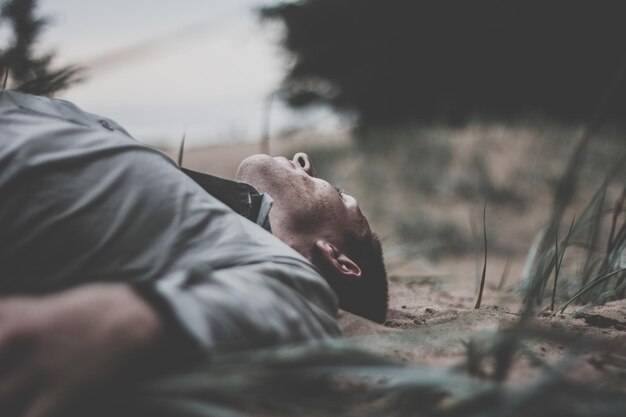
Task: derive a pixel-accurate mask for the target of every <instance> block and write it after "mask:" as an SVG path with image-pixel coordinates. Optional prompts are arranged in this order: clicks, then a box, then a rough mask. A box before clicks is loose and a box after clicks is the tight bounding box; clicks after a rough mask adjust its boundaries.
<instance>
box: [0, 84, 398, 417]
mask: <svg viewBox="0 0 626 417" xmlns="http://www.w3.org/2000/svg"><path fill="white" fill-rule="evenodd" d="M237 180H238V181H239V182H236V181H229V180H224V179H221V178H217V177H212V176H209V175H206V174H201V173H197V172H193V171H188V170H184V169H183V170H181V168H180V167H178V166H177V165H176V164H175V163H174V162H173V161H171V160H170V159H169V158H168V157H166V156H165V155H163V154H162V153H160V152H159V151H156V150H154V149H151V148H148V147H146V146H144V145H142V144H140V143H138V142H137V141H135V140H134V139H133V138H132V137H131V136H130V135H129V134H128V133H127V132H126V131H125V130H124V129H123V128H122V127H120V126H119V125H117V124H116V123H115V122H113V121H111V120H109V119H106V118H103V117H100V116H96V115H93V114H89V113H85V112H83V111H81V110H80V109H78V108H77V107H76V106H74V105H73V104H71V103H68V102H66V101H61V100H53V99H47V98H41V97H34V96H29V95H25V94H20V93H15V92H7V91H3V92H0V195H1V196H2V198H1V200H0V222H1V225H0V295H1V296H0V410H2V415H3V416H14V415H15V416H28V417H39V416H44V415H49V414H50V413H51V412H52V411H55V410H58V409H59V408H61V407H63V406H65V405H66V404H67V403H68V402H70V400H72V401H75V400H76V399H77V398H81V394H82V393H85V392H93V391H94V390H95V389H97V388H102V387H106V386H111V385H112V384H115V383H118V382H121V381H122V380H126V379H127V378H128V377H130V376H132V377H141V376H144V375H145V372H146V371H145V370H146V369H150V370H151V373H154V372H157V373H158V371H159V370H165V369H168V368H169V367H170V366H176V365H180V364H184V363H189V362H190V361H194V360H198V359H201V358H202V357H203V356H206V355H207V354H210V353H212V352H228V351H232V350H241V349H249V348H259V347H266V346H271V345H275V344H279V343H293V342H298V341H305V340H311V339H320V338H328V337H334V336H338V335H339V334H340V330H339V327H338V324H337V320H336V310H337V305H339V307H341V308H343V309H345V310H348V311H351V312H353V313H356V314H358V315H361V316H364V317H367V318H369V319H372V320H374V321H378V322H383V321H384V320H385V317H386V313H387V281H386V275H385V270H384V265H383V259H382V253H381V248H380V243H379V241H378V239H377V238H376V236H375V235H374V234H373V233H372V232H371V230H370V228H369V225H368V223H367V220H366V219H365V217H364V216H363V214H362V213H361V211H360V209H359V206H358V204H357V201H356V200H355V198H354V197H352V196H351V195H349V194H347V193H345V192H343V191H341V190H338V189H336V188H335V187H333V186H332V185H330V184H329V183H328V182H326V181H324V180H323V179H321V178H318V177H317V176H316V172H315V168H314V167H313V164H312V163H311V160H310V159H309V157H308V156H307V155H306V154H304V153H297V154H296V155H295V156H294V158H293V159H292V160H289V159H286V158H282V157H278V158H272V157H269V156H267V155H255V156H252V157H249V158H247V159H245V160H244V161H243V162H242V163H241V165H240V166H239V169H238V171H237ZM269 231H271V233H270V232H269Z"/></svg>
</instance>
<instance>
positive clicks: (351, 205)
mask: <svg viewBox="0 0 626 417" xmlns="http://www.w3.org/2000/svg"><path fill="white" fill-rule="evenodd" d="M237 179H238V180H240V181H244V182H247V183H249V184H251V185H253V186H254V187H255V188H256V189H257V190H258V191H259V192H264V193H268V194H269V195H270V196H271V197H272V198H273V199H274V205H273V207H272V210H271V211H270V222H271V225H272V230H273V232H274V234H275V235H277V236H278V237H279V238H280V239H282V240H284V241H286V242H287V243H288V244H291V242H292V241H293V240H294V239H295V238H296V237H298V236H299V237H300V238H302V237H307V236H310V237H311V238H325V239H329V240H331V241H332V242H333V243H335V244H337V245H341V244H343V239H345V236H347V235H348V234H350V233H351V234H356V235H360V234H362V233H364V232H365V231H366V230H368V229H369V226H368V224H367V220H365V217H364V216H363V214H362V213H361V210H360V209H359V205H358V203H357V201H356V199H355V198H354V197H352V196H351V195H349V194H347V193H345V192H342V191H341V190H338V189H337V188H335V187H334V186H333V185H331V184H329V183H328V182H327V181H325V180H323V179H321V178H318V177H317V173H316V171H315V167H314V166H313V164H312V162H311V160H310V158H309V157H308V155H306V154H305V153H297V154H296V155H295V156H294V157H293V159H291V160H290V159H287V158H284V157H275V158H272V157H270V156H268V155H254V156H251V157H248V158H246V159H245V160H244V161H243V162H242V163H241V164H240V165H239V168H238V170H237ZM292 246H294V245H292Z"/></svg>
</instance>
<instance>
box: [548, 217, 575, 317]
mask: <svg viewBox="0 0 626 417" xmlns="http://www.w3.org/2000/svg"><path fill="white" fill-rule="evenodd" d="M575 222H576V216H574V217H573V218H572V223H571V224H570V226H569V230H568V232H567V236H566V237H565V242H564V244H563V250H562V251H561V253H560V254H559V239H558V235H557V236H555V239H554V242H555V243H554V246H555V251H554V256H555V258H556V265H555V267H554V287H553V288H552V302H551V303H550V311H554V302H555V298H556V286H557V282H558V279H559V271H560V270H561V265H563V257H564V256H565V251H566V250H567V247H568V245H569V242H570V237H571V236H572V230H573V229H574V223H575Z"/></svg>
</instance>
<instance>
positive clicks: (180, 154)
mask: <svg viewBox="0 0 626 417" xmlns="http://www.w3.org/2000/svg"><path fill="white" fill-rule="evenodd" d="M186 136H187V130H186V129H185V131H184V132H183V137H182V138H181V139H180V147H179V148H178V158H177V162H178V166H179V167H182V166H183V154H184V153H185V137H186Z"/></svg>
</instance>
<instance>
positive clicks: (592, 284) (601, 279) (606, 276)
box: [550, 268, 626, 317]
mask: <svg viewBox="0 0 626 417" xmlns="http://www.w3.org/2000/svg"><path fill="white" fill-rule="evenodd" d="M624 271H626V268H620V269H616V270H615V271H611V272H609V273H607V274H604V275H601V276H599V277H597V278H595V279H594V280H592V281H591V282H590V283H589V284H587V286H586V287H585V288H583V289H581V290H580V291H578V292H577V293H576V294H575V295H574V296H573V297H572V298H570V299H569V300H567V301H566V302H565V304H563V305H562V306H561V307H559V308H558V309H557V310H560V312H561V314H562V313H563V312H564V311H565V309H566V308H567V306H569V305H570V304H571V303H573V302H574V301H576V300H577V299H578V298H579V297H580V296H582V295H584V294H585V293H586V292H588V291H589V290H591V289H593V288H594V287H595V286H596V285H599V284H601V283H603V282H604V281H606V280H607V279H609V278H611V277H612V276H614V275H617V274H619V273H621V272H624ZM555 315H556V311H554V312H553V313H552V314H551V315H550V317H554V316H555Z"/></svg>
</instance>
